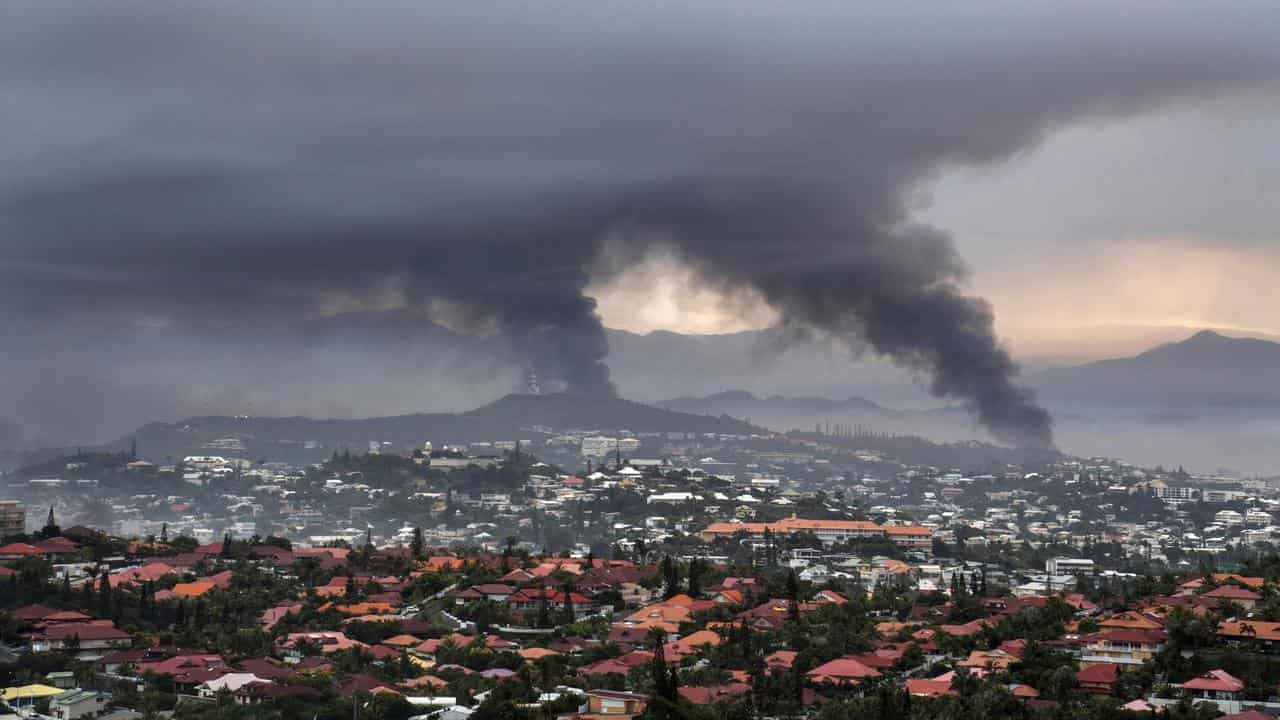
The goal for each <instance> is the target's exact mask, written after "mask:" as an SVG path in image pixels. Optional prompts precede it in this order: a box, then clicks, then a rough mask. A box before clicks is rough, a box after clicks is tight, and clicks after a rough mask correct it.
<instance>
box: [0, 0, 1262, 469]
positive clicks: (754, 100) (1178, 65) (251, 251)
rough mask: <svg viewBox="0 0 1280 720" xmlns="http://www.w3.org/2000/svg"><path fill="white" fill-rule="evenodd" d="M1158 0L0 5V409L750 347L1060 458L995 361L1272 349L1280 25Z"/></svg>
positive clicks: (433, 379)
mask: <svg viewBox="0 0 1280 720" xmlns="http://www.w3.org/2000/svg"><path fill="white" fill-rule="evenodd" d="M1155 9H1156V7H1155V6H1154V4H1152V3H1147V2H1141V3H1140V2H1113V3H1023V2H1010V3H996V2H981V3H966V4H964V5H963V6H961V5H960V4H953V3H945V4H941V3H892V4H883V5H863V4H858V3H849V2H830V3H828V2H806V3H769V2H758V3H757V2H742V1H740V0H739V1H735V2H718V1H712V2H699V3H675V2H654V3H623V2H608V1H604V2H602V1H599V0H596V1H593V2H554V3H506V2H486V3H434V2H404V3H399V2H378V3H350V2H346V3H328V2H254V3H225V4H224V3H204V4H190V5H187V4H183V5H179V4H169V3H140V2H97V3H83V2H49V1H41V2H30V3H28V2H12V3H9V4H7V5H6V7H5V10H4V13H3V14H4V17H5V21H4V22H3V23H0V98H2V99H3V100H2V103H3V108H4V117H5V132H4V134H3V136H2V137H0V160H2V162H0V313H3V318H2V319H0V320H2V322H0V327H3V328H4V331H3V332H4V334H5V338H4V341H3V345H2V346H0V369H2V371H3V372H2V373H0V378H2V379H0V409H4V411H3V412H0V416H10V417H12V418H13V419H14V420H15V421H18V422H19V424H20V425H21V433H22V435H23V437H25V438H26V439H27V441H28V442H36V441H44V442H60V443H71V442H93V441H103V440H110V439H115V438H118V437H121V436H123V435H124V434H125V433H127V432H129V431H130V429H131V428H133V427H136V426H137V425H138V424H140V423H142V422H146V421H148V420H173V419H178V418H180V417H183V416H186V415H191V414H213V413H239V412H247V413H252V414H313V415H330V416H358V415H376V414H388V413H394V412H410V411H413V410H427V409H440V408H459V407H466V406H467V405H468V404H469V403H470V404H474V403H475V402H476V401H477V399H492V398H493V397H496V396H498V395H500V394H502V393H503V392H505V391H507V390H509V389H510V388H511V386H512V385H513V383H515V382H516V380H517V379H518V377H519V376H520V373H521V371H522V370H523V369H525V368H533V369H535V370H536V371H537V372H538V374H539V376H540V377H541V378H542V379H543V381H544V382H545V383H546V384H547V385H548V386H549V387H552V388H554V389H566V390H570V391H575V392H581V393H586V394H592V393H610V392H612V391H613V388H614V387H615V386H616V385H618V384H619V382H620V380H619V378H618V377H617V373H615V374H614V376H613V377H611V375H610V371H609V343H608V339H607V335H606V331H605V328H606V327H620V328H625V329H635V330H651V329H664V328H665V329H671V330H693V331H699V332H716V331H722V330H736V329H742V328H745V327H760V326H762V325H772V326H774V327H777V328H778V331H777V332H776V334H775V337H777V338H779V339H781V340H783V341H785V340H787V339H790V338H797V340H796V341H797V342H800V341H804V339H805V338H813V337H824V338H834V340H835V341H836V342H837V343H838V344H845V345H849V346H851V347H853V348H856V349H859V350H860V351H862V352H865V354H866V356H868V357H880V358H884V359H885V360H886V361H887V362H889V363H891V364H893V365H895V366H897V367H901V368H903V369H904V370H906V371H907V373H908V374H910V375H912V376H914V377H919V378H922V385H923V391H927V392H928V393H929V394H931V395H932V396H935V397H937V398H938V399H939V401H940V402H948V403H958V404H962V405H964V406H966V407H967V408H969V409H970V410H971V412H972V413H973V415H974V417H975V418H976V419H977V420H978V421H979V422H980V423H981V424H982V425H983V426H984V427H985V428H986V429H987V430H988V431H989V432H990V433H991V435H992V436H993V437H994V438H995V439H997V440H1000V441H1004V442H1009V443H1014V444H1031V445H1050V444H1053V443H1054V436H1053V427H1052V421H1051V419H1050V416H1049V413H1048V412H1047V411H1046V410H1044V409H1042V408H1041V407H1040V405H1039V404H1037V402H1036V400H1035V398H1034V396H1033V394H1031V393H1030V392H1029V391H1027V390H1025V389H1024V386H1023V384H1022V381H1021V380H1020V376H1019V369H1018V364H1017V362H1016V360H1018V359H1021V357H1020V356H1021V355H1023V354H1029V353H1030V351H1032V350H1034V351H1036V352H1039V353H1042V354H1046V355H1054V354H1059V355H1066V354H1067V353H1066V351H1065V350H1064V346H1065V345H1069V344H1071V337H1072V334H1073V333H1074V332H1075V330H1074V329H1075V328H1079V327H1086V326H1088V327H1095V328H1104V327H1113V326H1114V327H1122V326H1123V327H1158V326H1188V327H1193V326H1204V325H1214V326H1218V327H1226V328H1237V329H1241V330H1246V331H1248V332H1251V333H1264V334H1265V333H1270V332H1275V331H1280V320H1276V319H1275V315H1274V308H1275V307H1277V306H1278V305H1277V302H1280V295H1277V294H1276V293H1277V290H1276V287H1280V285H1278V284H1277V283H1276V280H1277V277H1276V273H1277V272H1278V271H1277V270H1275V268H1276V267H1280V265H1277V264H1276V262H1275V261H1276V260H1277V258H1276V252H1277V248H1276V242H1275V238H1274V231H1273V226H1274V223H1273V217H1274V207H1273V206H1274V198H1275V197H1276V190H1277V189H1280V154H1278V152H1277V143H1276V141H1275V128H1274V126H1273V125H1272V123H1271V122H1270V120H1272V119H1274V117H1275V116H1276V111H1277V109H1280V99H1278V98H1280V95H1278V94H1277V93H1278V92H1280V86H1278V84H1277V82H1278V81H1280V42H1277V38H1280V5H1277V4H1276V3H1274V2H1233V3H1177V4H1161V5H1159V6H1158V13H1155V12H1154V11H1155ZM1100 258H1105V259H1107V260H1108V262H1107V264H1106V265H1105V267H1103V266H1101V265H1100V261H1099V259H1100ZM673 267H674V268H677V269H678V270H679V272H677V273H674V274H673V275H672V277H673V278H674V279H672V280H671V281H670V282H666V283H659V284H657V285H656V286H654V284H652V283H642V282H638V281H637V280H636V278H642V277H644V276H645V273H651V274H652V273H655V272H656V273H660V272H661V268H673ZM655 268H658V270H655ZM650 287H655V290H654V295H653V297H652V298H650V297H647V294H648V291H649V288H650ZM984 297H985V299H984ZM690 298H693V299H694V302H692V305H693V306H696V307H691V303H690V301H689V299H690ZM1095 340H1096V338H1093V336H1091V339H1090V340H1089V341H1090V342H1094V341H1095ZM1097 342H1098V343H1100V344H1099V346H1098V352H1102V353H1105V351H1106V350H1107V349H1108V346H1107V343H1108V342H1110V340H1107V338H1103V339H1102V340H1097ZM1024 351H1025V352H1024ZM478 358H480V359H478ZM623 389H624V391H625V390H626V387H625V385H624V386H623ZM921 394H922V395H923V394H924V392H922V393H921Z"/></svg>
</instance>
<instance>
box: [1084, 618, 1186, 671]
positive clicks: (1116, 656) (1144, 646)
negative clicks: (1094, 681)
mask: <svg viewBox="0 0 1280 720" xmlns="http://www.w3.org/2000/svg"><path fill="white" fill-rule="evenodd" d="M1167 639H1168V635H1166V634H1165V632H1164V631H1163V630H1135V629H1129V628H1121V629H1116V630H1106V631H1103V632H1099V633H1094V634H1093V635H1089V636H1088V637H1087V638H1086V639H1085V646H1084V651H1083V652H1082V653H1081V655H1080V665H1081V667H1084V668H1087V667H1089V666H1091V665H1100V664H1112V665H1119V666H1122V667H1134V666H1137V665H1141V664H1143V663H1145V662H1147V661H1148V660H1150V659H1152V658H1154V657H1155V656H1156V654H1157V653H1159V652H1160V651H1161V650H1163V649H1164V644H1165V641H1166V640H1167Z"/></svg>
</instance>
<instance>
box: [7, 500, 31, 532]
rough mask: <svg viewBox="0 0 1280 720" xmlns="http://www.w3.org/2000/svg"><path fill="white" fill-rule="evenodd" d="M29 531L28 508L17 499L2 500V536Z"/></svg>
mask: <svg viewBox="0 0 1280 720" xmlns="http://www.w3.org/2000/svg"><path fill="white" fill-rule="evenodd" d="M26 531H27V509H26V508H25V507H23V506H22V503H20V502H18V501H17V500H0V538H6V537H9V536H12V535H21V534H23V533H25V532H26Z"/></svg>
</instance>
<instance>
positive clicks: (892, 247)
mask: <svg viewBox="0 0 1280 720" xmlns="http://www.w3.org/2000/svg"><path fill="white" fill-rule="evenodd" d="M859 200H865V196H864V197H862V198H858V197H852V198H844V197H843V196H838V195H837V196H831V195H828V194H827V193H825V192H818V191H815V190H812V189H811V190H810V191H809V192H807V193H805V194H803V195H800V196H798V197H788V196H787V193H786V188H778V187H776V186H771V187H770V188H769V189H768V190H747V189H742V188H738V189H737V191H735V192H724V191H720V192H717V191H716V188H715V187H714V186H713V187H709V188H705V189H703V188H698V187H689V186H684V187H680V188H678V189H677V190H676V191H667V192H663V193H660V194H658V195H657V196H656V197H654V198H650V199H648V200H647V201H646V202H644V203H643V204H641V205H640V207H638V208H637V209H636V211H635V222H636V227H637V228H642V227H649V228H653V229H654V230H656V231H653V232H645V231H644V230H637V231H636V232H634V233H631V234H630V235H629V237H630V238H631V239H632V241H633V243H636V244H638V243H643V242H644V240H645V238H648V237H653V238H662V240H661V241H660V242H665V243H668V244H669V246H670V247H671V249H673V250H675V251H676V252H677V253H680V254H681V255H682V256H683V257H684V258H685V259H686V260H688V261H690V262H693V263H696V264H697V265H698V267H699V268H700V269H701V271H702V272H703V274H705V275H707V276H710V277H720V278H724V279H725V280H726V281H727V282H729V283H732V284H746V285H749V286H751V287H753V288H755V289H756V290H758V291H759V292H760V293H761V294H762V295H763V296H764V297H765V298H766V299H767V300H768V302H769V303H770V304H771V305H773V306H774V307H776V308H777V309H778V310H779V311H780V312H781V313H782V316H783V319H784V321H786V322H787V323H789V324H793V325H800V326H801V327H805V326H807V327H813V328H817V329H820V330H823V331H826V332H829V333H831V334H833V335H835V336H836V337H837V338H843V339H846V340H848V341H850V342H853V341H855V340H861V341H865V342H866V343H869V344H870V346H871V348H872V349H874V350H875V351H877V352H879V353H882V354H884V355H887V356H889V357H891V358H892V359H893V360H895V361H896V362H898V363H900V364H902V365H904V366H906V367H908V368H911V369H913V370H918V371H921V372H924V373H927V374H928V375H929V376H930V377H931V378H932V382H931V385H930V389H931V391H932V392H933V394H935V395H937V396H939V397H949V398H959V399H962V400H963V401H965V402H966V403H967V404H968V405H969V406H970V407H971V408H972V410H973V412H974V413H975V415H976V416H977V418H978V419H979V420H980V421H981V422H982V424H983V425H985V426H986V427H987V428H988V429H989V430H990V432H991V433H992V434H993V435H994V436H995V437H996V438H997V439H1000V440H1002V441H1005V442H1010V443H1015V444H1018V445H1034V446H1040V447H1048V446H1051V445H1052V444H1053V434H1052V429H1051V422H1050V418H1049V414H1048V413H1047V412H1046V411H1045V410H1044V409H1043V408H1040V407H1038V406H1037V405H1036V404H1035V403H1034V401H1033V398H1032V397H1031V394H1030V393H1029V392H1028V391H1027V390H1025V389H1023V388H1020V387H1017V386H1016V385H1015V384H1014V383H1013V377H1014V375H1015V374H1016V373H1017V366H1016V365H1015V364H1014V363H1013V361H1012V360H1011V359H1010V357H1009V355H1008V353H1007V352H1005V351H1004V350H1003V349H1002V348H1001V347H999V345H998V343H997V341H996V337H995V331H994V328H993V317H992V312H991V308H990V307H989V306H988V304H987V303H986V302H984V301H982V300H981V299H979V298H974V297H969V296H966V295H964V294H963V293H962V292H961V291H960V290H959V288H958V284H957V283H958V282H959V281H960V280H961V279H962V278H963V266H962V264H961V263H960V261H959V258H958V257H957V256H956V254H955V251H954V246H953V245H952V243H951V240H950V238H949V237H948V236H947V235H946V234H945V233H942V232H940V231H938V230H936V229H934V228H930V227H926V226H921V225H912V224H892V225H890V224H882V223H879V222H877V221H876V219H875V217H874V216H873V215H870V214H867V213H863V212H859V211H858V210H857V209H856V208H857V202H858V201H859ZM842 201H844V202H843V203H842ZM884 207H885V206H883V205H880V206H877V209H880V210H883V209H884Z"/></svg>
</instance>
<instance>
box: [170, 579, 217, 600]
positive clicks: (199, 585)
mask: <svg viewBox="0 0 1280 720" xmlns="http://www.w3.org/2000/svg"><path fill="white" fill-rule="evenodd" d="M215 587H217V586H216V585H214V584H213V583H211V582H208V581H200V582H189V583H178V584H177V585H174V586H173V594H174V597H180V598H193V597H200V596H201V595H204V594H205V593H207V592H209V591H210V590H212V589H214V588H215Z"/></svg>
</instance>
